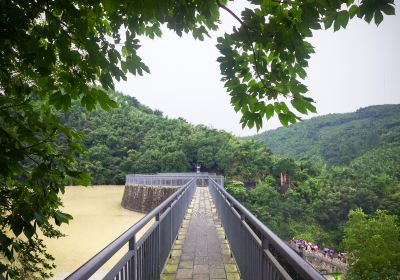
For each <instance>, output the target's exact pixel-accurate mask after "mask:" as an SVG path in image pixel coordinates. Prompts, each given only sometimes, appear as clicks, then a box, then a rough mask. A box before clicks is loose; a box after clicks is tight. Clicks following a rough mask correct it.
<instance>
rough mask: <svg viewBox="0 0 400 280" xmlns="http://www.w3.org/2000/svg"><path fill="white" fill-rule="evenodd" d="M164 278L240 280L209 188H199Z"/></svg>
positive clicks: (172, 252)
mask: <svg viewBox="0 0 400 280" xmlns="http://www.w3.org/2000/svg"><path fill="white" fill-rule="evenodd" d="M161 279H162V280H169V279H199V280H203V279H228V280H239V279H240V277H239V273H238V271H237V268H236V264H235V262H234V260H233V258H232V257H231V252H230V249H229V246H228V243H227V241H226V240H225V233H224V231H223V228H222V227H221V224H220V222H219V220H218V217H217V215H216V210H215V208H214V204H213V202H212V199H211V196H210V193H209V190H208V188H207V187H197V189H196V193H195V194H194V198H193V200H192V203H191V205H190V206H189V209H188V212H187V214H186V217H185V220H184V222H183V226H182V228H181V230H180V232H179V235H178V240H176V242H175V245H174V247H173V249H172V251H171V258H170V259H169V261H168V263H167V264H166V266H165V269H164V274H163V275H162V277H161Z"/></svg>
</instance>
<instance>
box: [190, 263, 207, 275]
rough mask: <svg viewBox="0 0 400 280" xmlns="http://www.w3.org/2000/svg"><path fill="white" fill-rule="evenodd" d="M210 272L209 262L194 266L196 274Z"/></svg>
mask: <svg viewBox="0 0 400 280" xmlns="http://www.w3.org/2000/svg"><path fill="white" fill-rule="evenodd" d="M208 272H209V270H208V264H195V265H194V267H193V273H194V274H204V273H208Z"/></svg>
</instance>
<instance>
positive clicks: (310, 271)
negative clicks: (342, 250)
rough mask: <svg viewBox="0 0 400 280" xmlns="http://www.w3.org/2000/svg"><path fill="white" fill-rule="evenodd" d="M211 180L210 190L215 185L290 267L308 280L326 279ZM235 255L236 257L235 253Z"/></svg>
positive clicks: (243, 220)
mask: <svg viewBox="0 0 400 280" xmlns="http://www.w3.org/2000/svg"><path fill="white" fill-rule="evenodd" d="M209 179H210V180H211V182H212V184H209V188H211V185H213V186H214V188H215V190H216V191H218V192H219V193H220V195H221V197H222V198H223V199H224V200H225V202H226V203H227V204H228V205H229V208H230V209H231V211H234V212H238V214H239V217H240V218H239V219H240V220H241V222H245V223H247V224H248V225H249V226H250V228H255V229H256V230H258V231H259V233H260V234H261V242H262V243H264V242H266V243H267V244H270V245H271V246H272V247H273V248H274V250H276V251H277V253H278V254H279V255H280V256H282V257H283V259H284V260H285V261H287V262H288V263H289V264H290V266H291V267H292V268H293V269H294V270H295V271H296V273H298V274H299V275H300V276H301V277H303V278H304V279H307V280H308V279H312V280H323V279H325V278H324V277H323V276H322V275H321V274H319V273H318V272H317V271H316V270H315V269H314V268H313V267H312V266H311V265H310V264H308V263H307V262H306V261H305V260H304V259H302V258H301V257H300V256H299V255H298V254H297V253H296V252H294V251H293V250H292V249H291V248H290V247H289V246H288V245H287V244H286V243H285V242H284V241H283V240H282V239H280V238H279V237H278V236H277V235H276V234H275V233H273V232H272V231H271V230H270V229H269V228H268V227H267V226H265V225H264V224H263V223H262V222H261V221H260V220H258V219H257V218H256V217H255V216H254V215H253V214H252V213H251V212H250V211H249V210H247V209H246V208H245V207H244V206H243V205H242V204H241V203H240V202H238V201H237V200H236V199H235V198H234V197H233V196H231V195H230V194H229V193H228V192H227V191H226V190H225V189H224V188H223V187H221V186H220V185H219V184H218V183H217V182H216V181H215V180H214V179H213V178H211V177H209ZM213 198H214V197H213ZM214 199H215V198H214ZM214 202H215V201H214ZM216 204H217V203H216ZM217 208H218V207H217ZM217 210H220V209H217ZM218 214H221V213H219V211H218ZM221 220H223V219H221ZM222 223H223V226H224V228H225V226H226V224H224V221H222ZM236 234H239V233H236ZM228 239H229V236H228ZM230 243H231V242H230ZM267 247H268V246H265V249H268V248H267ZM263 248H264V246H263ZM233 253H234V256H235V252H233ZM236 257H237V256H235V258H236ZM240 269H241V267H240V266H239V271H240Z"/></svg>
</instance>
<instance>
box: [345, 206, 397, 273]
mask: <svg viewBox="0 0 400 280" xmlns="http://www.w3.org/2000/svg"><path fill="white" fill-rule="evenodd" d="M344 232H345V235H344V240H343V244H344V248H345V250H346V252H347V259H348V263H349V270H348V272H347V274H346V279H366V280H367V279H398V276H399V271H400V239H399V238H400V228H399V225H398V217H396V216H391V215H387V214H386V213H385V212H384V211H380V210H378V211H377V212H376V214H375V216H374V217H368V216H367V215H366V214H364V212H363V211H362V210H361V209H357V210H353V211H350V213H349V220H348V222H347V223H346V226H345V229H344Z"/></svg>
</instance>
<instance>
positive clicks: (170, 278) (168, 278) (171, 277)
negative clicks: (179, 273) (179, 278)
mask: <svg viewBox="0 0 400 280" xmlns="http://www.w3.org/2000/svg"><path fill="white" fill-rule="evenodd" d="M175 279H176V274H163V275H162V276H161V280H175Z"/></svg>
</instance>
